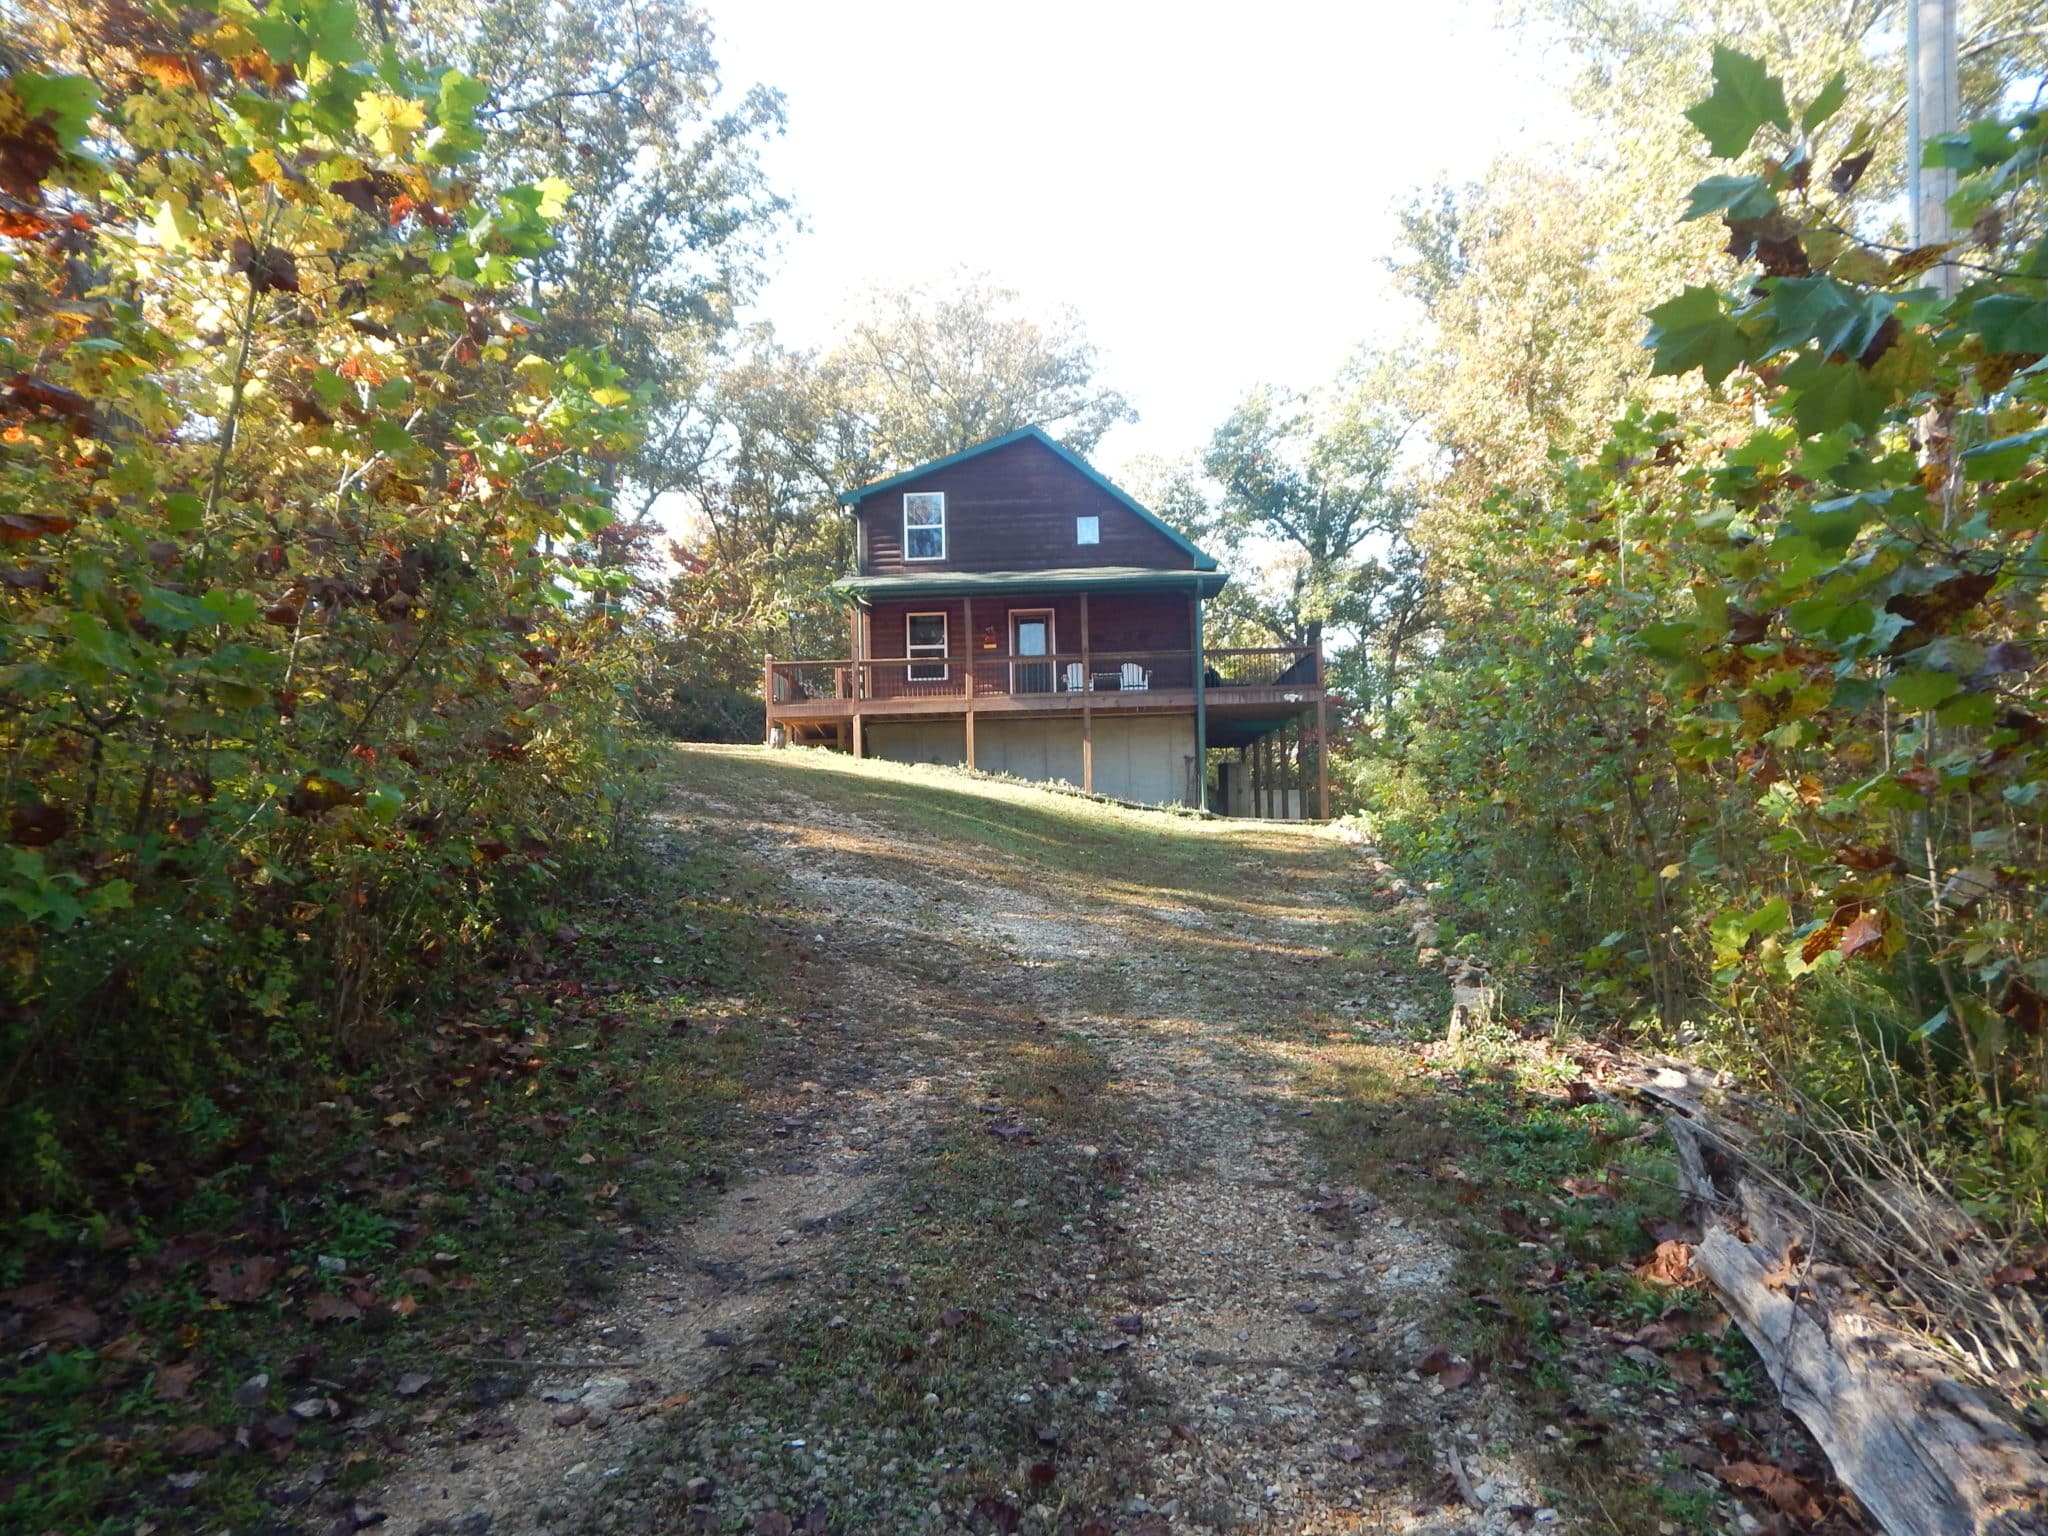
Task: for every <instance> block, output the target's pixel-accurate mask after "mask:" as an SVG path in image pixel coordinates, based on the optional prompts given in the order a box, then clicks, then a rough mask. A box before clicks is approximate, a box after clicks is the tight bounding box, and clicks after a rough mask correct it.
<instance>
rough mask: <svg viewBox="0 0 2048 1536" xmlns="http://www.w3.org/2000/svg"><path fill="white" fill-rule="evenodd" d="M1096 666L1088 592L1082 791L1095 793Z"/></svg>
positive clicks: (1084, 628)
mask: <svg viewBox="0 0 2048 1536" xmlns="http://www.w3.org/2000/svg"><path fill="white" fill-rule="evenodd" d="M1094 694H1095V667H1094V662H1093V660H1092V659H1091V657H1090V653H1089V648H1088V594H1087V593H1086V592H1083V593H1082V594H1081V792H1082V793H1083V794H1087V795H1092V794H1094V793H1095V711H1094V710H1093V708H1091V707H1090V703H1089V701H1090V700H1091V699H1092V698H1093V697H1094Z"/></svg>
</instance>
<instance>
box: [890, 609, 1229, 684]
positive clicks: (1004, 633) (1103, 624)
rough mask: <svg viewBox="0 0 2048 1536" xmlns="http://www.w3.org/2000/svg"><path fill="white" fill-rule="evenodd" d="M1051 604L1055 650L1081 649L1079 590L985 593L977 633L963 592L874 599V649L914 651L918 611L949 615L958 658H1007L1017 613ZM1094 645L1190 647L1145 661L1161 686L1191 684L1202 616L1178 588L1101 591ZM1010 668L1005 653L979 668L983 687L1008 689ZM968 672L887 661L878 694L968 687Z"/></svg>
mask: <svg viewBox="0 0 2048 1536" xmlns="http://www.w3.org/2000/svg"><path fill="white" fill-rule="evenodd" d="M1046 609H1050V610H1051V611H1052V615H1053V650H1054V652H1055V653H1056V654H1058V655H1061V656H1077V655H1079V654H1080V652H1081V599H1080V597H1079V596H1078V595H1076V594H1074V593H1071V592H1063V593H1058V594H1055V595H1048V596H1044V597H1030V596H1011V595H1009V594H1004V595H1001V596H981V597H977V598H975V600H974V629H975V633H974V634H973V635H971V636H970V635H968V634H966V633H965V632H964V630H963V628H962V626H963V624H964V623H965V618H966V605H965V604H964V603H963V602H962V601H961V600H960V599H959V598H957V597H947V598H937V597H934V598H901V599H890V600H889V601H886V602H878V603H876V604H875V605H874V608H873V611H872V617H871V620H870V628H869V637H870V639H869V645H870V649H869V652H868V654H869V656H870V658H871V659H873V660H876V661H888V660H892V659H896V658H901V657H907V656H908V655H909V649H908V633H909V630H908V623H907V620H908V618H909V616H910V615H911V614H913V613H943V614H945V615H946V648H947V650H948V651H949V652H950V653H951V654H952V655H953V656H955V657H956V658H957V657H960V656H963V655H967V654H972V655H974V656H976V657H988V658H1004V657H1007V656H1008V655H1009V651H1010V615H1011V614H1013V613H1016V612H1026V613H1029V612H1038V611H1043V610H1046ZM1088 629H1089V637H1088V649H1089V651H1090V652H1091V653H1093V654H1096V655H1100V656H1102V657H1104V658H1105V659H1110V658H1114V657H1116V656H1117V655H1118V654H1119V653H1125V652H1145V651H1175V652H1186V653H1189V656H1188V657H1187V658H1186V659H1172V658H1168V659H1160V660H1153V661H1147V662H1145V663H1143V665H1144V666H1145V667H1146V668H1147V669H1148V670H1149V671H1151V672H1152V674H1153V677H1152V686H1153V687H1154V688H1186V687H1191V686H1192V685H1193V681H1194V667H1193V661H1192V652H1193V649H1194V643H1195V637H1194V620H1193V612H1192V608H1191V606H1190V602H1189V599H1188V598H1187V597H1186V596H1185V595H1184V594H1182V593H1178V592H1122V593H1107V592H1105V593H1096V594H1091V595H1090V597H1089V599H1088ZM1008 674H1009V669H1008V668H1007V667H1006V666H1004V665H1002V664H1001V662H1000V660H993V659H992V660H991V661H988V662H985V663H984V664H983V665H982V666H981V667H980V668H979V669H978V671H977V675H976V679H975V691H976V693H977V694H978V695H980V694H999V693H1004V692H1007V691H1008V688H1009V675H1008ZM966 686H967V685H966V679H965V678H964V677H962V676H961V673H960V665H959V663H958V661H957V660H956V661H955V662H954V663H953V665H952V666H951V667H950V668H949V669H948V673H947V677H946V679H945V680H944V681H943V682H912V681H910V679H909V674H908V670H907V669H896V668H889V667H880V668H876V669H875V670H874V674H873V679H872V684H871V688H872V693H871V697H874V698H877V699H890V698H915V697H929V696H932V695H937V694H956V695H964V693H965V692H966Z"/></svg>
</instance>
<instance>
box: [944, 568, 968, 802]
mask: <svg viewBox="0 0 2048 1536" xmlns="http://www.w3.org/2000/svg"><path fill="white" fill-rule="evenodd" d="M962 602H964V603H965V604H966V608H965V611H964V612H963V613H962V615H961V618H960V628H961V630H962V631H963V632H964V633H965V637H966V642H967V643H966V644H965V645H963V646H962V647H961V649H962V650H963V651H964V652H965V653H966V655H967V661H966V663H965V665H963V666H962V667H961V669H960V670H961V671H963V672H965V673H966V674H967V684H966V686H967V724H966V730H967V769H968V771H969V772H970V773H971V772H973V771H974V599H973V598H971V597H969V598H963V599H962ZM946 649H948V650H951V649H952V647H951V646H948V647H946Z"/></svg>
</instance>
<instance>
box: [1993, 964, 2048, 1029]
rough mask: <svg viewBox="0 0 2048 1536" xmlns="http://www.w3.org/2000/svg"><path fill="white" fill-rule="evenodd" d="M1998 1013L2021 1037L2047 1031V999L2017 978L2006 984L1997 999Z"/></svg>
mask: <svg viewBox="0 0 2048 1536" xmlns="http://www.w3.org/2000/svg"><path fill="white" fill-rule="evenodd" d="M1998 1011H1999V1012H2000V1013H2001V1014H2003V1015H2004V1016H2005V1018H2006V1021H2007V1022H2008V1023H2009V1024H2011V1025H2012V1027H2013V1028H2014V1029H2017V1030H2018V1031H2019V1032H2020V1033H2021V1034H2023V1035H2039V1034H2040V1033H2042V1031H2043V1030H2044V1029H2048V998H2044V997H2042V996H2041V994H2040V993H2038V992H2036V991H2035V990H2034V989H2033V988H2032V987H2030V986H2028V985H2027V984H2026V983H2025V982H2024V981H2021V980H2020V979H2019V977H2017V976H2015V977H2013V979H2012V980H2011V981H2010V982H2008V983H2006V988H2005V991H2004V993H2003V994H2002V995H2001V996H2000V997H1999V999H1998Z"/></svg>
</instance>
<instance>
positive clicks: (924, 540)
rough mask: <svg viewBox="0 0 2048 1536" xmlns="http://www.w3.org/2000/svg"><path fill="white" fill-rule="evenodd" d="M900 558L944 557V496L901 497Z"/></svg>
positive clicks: (918, 493) (935, 493) (911, 493)
mask: <svg viewBox="0 0 2048 1536" xmlns="http://www.w3.org/2000/svg"><path fill="white" fill-rule="evenodd" d="M903 558H904V559H906V560H943V559H945V558H946V493H945V492H944V491H906V492H904V494H903Z"/></svg>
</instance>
